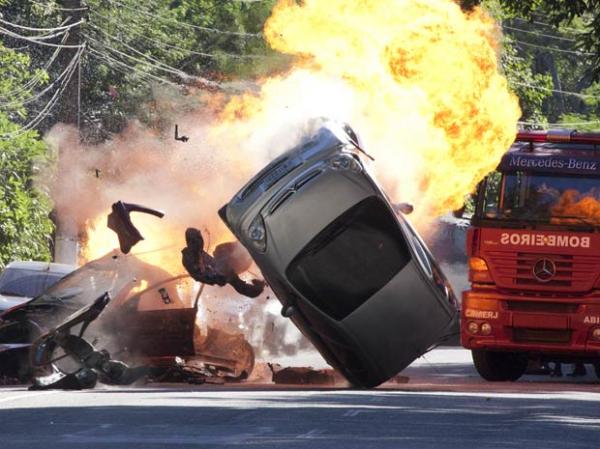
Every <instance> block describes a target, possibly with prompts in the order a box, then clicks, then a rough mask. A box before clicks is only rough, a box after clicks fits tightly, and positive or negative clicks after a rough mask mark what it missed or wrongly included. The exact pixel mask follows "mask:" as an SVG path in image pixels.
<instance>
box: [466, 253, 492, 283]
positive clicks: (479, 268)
mask: <svg viewBox="0 0 600 449" xmlns="http://www.w3.org/2000/svg"><path fill="white" fill-rule="evenodd" d="M469 280H470V281H471V282H481V283H491V282H492V277H491V276H490V270H489V268H488V266H487V263H486V261H485V260H483V259H482V258H481V257H469Z"/></svg>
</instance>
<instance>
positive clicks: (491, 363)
mask: <svg viewBox="0 0 600 449" xmlns="http://www.w3.org/2000/svg"><path fill="white" fill-rule="evenodd" d="M471 354H472V356H473V363H474V364H475V369H477V372H478V373H479V375H480V376H481V377H483V378H484V379H485V380H487V381H490V382H504V381H511V382H514V381H515V380H517V379H518V378H519V377H521V376H522V375H523V374H524V373H525V370H526V369H527V357H526V356H525V355H523V354H519V353H514V352H494V351H488V350H485V349H473V350H472V351H471Z"/></svg>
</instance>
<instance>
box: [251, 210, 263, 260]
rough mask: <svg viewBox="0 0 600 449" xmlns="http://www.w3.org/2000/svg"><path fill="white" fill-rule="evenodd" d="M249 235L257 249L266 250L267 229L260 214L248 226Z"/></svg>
mask: <svg viewBox="0 0 600 449" xmlns="http://www.w3.org/2000/svg"><path fill="white" fill-rule="evenodd" d="M248 237H249V238H250V241H251V242H252V244H253V245H254V246H255V247H256V249H258V250H259V251H262V252H264V251H265V249H266V248H267V230H266V229H265V222H264V221H263V218H262V216H261V215H260V214H259V215H257V216H256V218H255V219H254V220H252V223H250V226H248Z"/></svg>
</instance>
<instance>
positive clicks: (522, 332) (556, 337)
mask: <svg viewBox="0 0 600 449" xmlns="http://www.w3.org/2000/svg"><path fill="white" fill-rule="evenodd" d="M512 334H513V341H516V342H518V343H569V341H571V331H570V330H567V329H564V330H562V329H561V330H557V329H521V328H518V329H513V330H512Z"/></svg>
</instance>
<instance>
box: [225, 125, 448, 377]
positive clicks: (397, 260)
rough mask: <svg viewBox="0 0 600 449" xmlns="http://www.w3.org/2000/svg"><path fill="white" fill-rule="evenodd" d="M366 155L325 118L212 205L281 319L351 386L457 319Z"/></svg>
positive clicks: (399, 364)
mask: <svg viewBox="0 0 600 449" xmlns="http://www.w3.org/2000/svg"><path fill="white" fill-rule="evenodd" d="M367 157H369V156H368V155H367V154H366V153H365V152H364V151H363V150H362V148H361V147H360V143H359V142H358V138H357V136H356V134H355V133H354V131H353V130H352V129H351V128H350V127H349V126H347V125H343V124H337V123H333V122H327V121H324V122H322V125H321V126H320V127H318V128H317V130H316V132H313V133H310V134H309V135H308V137H306V138H305V139H304V140H303V141H302V142H301V143H300V144H299V145H298V146H296V147H295V148H293V149H291V150H289V151H287V152H286V153H284V154H283V155H281V156H280V157H278V158H276V159H275V160H274V161H272V162H271V163H270V164H269V165H267V167H265V168H264V169H263V170H262V171H261V172H259V173H258V174H257V175H256V176H255V177H254V178H252V179H251V180H250V181H249V182H248V183H247V184H246V185H245V186H244V187H243V188H242V189H241V190H240V191H239V192H238V193H237V194H236V195H235V196H234V197H233V198H232V199H231V201H230V202H229V203H228V204H226V205H225V206H224V207H223V208H222V209H221V210H220V211H219V215H220V216H221V218H222V219H223V221H224V222H225V223H226V224H227V225H228V227H229V228H230V229H231V231H232V232H233V233H234V234H235V236H236V237H237V238H238V239H239V241H240V242H241V243H242V244H243V245H244V246H245V247H246V248H247V249H248V250H249V252H250V254H251V255H252V257H253V259H254V261H255V262H256V264H257V265H258V267H259V268H260V269H261V271H262V274H263V275H264V277H265V280H266V281H267V282H268V284H269V285H270V286H271V288H272V289H273V291H274V292H275V294H276V295H277V297H278V298H279V300H280V302H281V303H282V305H283V307H282V310H281V313H282V315H283V316H285V317H289V318H291V320H292V321H293V322H294V323H295V324H296V326H297V327H298V328H299V329H300V330H301V331H302V332H303V333H304V334H305V335H306V336H307V337H308V338H309V339H310V340H311V341H312V343H313V344H314V345H315V347H316V348H317V349H318V350H319V352H320V353H321V354H322V355H323V357H324V358H325V360H326V361H327V362H328V363H329V364H330V365H331V366H332V367H334V368H335V369H337V370H338V371H340V372H341V373H342V374H343V375H344V376H345V377H346V378H347V380H348V381H349V382H350V383H351V384H353V385H355V386H360V387H374V386H377V385H379V384H381V383H382V382H385V381H386V380H388V379H390V378H391V377H392V376H394V375H395V374H397V373H398V372H399V371H401V370H402V369H404V368H405V367H406V366H408V365H409V364H410V363H411V362H412V361H413V360H415V359H416V358H417V357H419V356H420V355H422V354H423V353H424V352H426V351H427V350H428V348H430V347H431V346H432V345H435V344H436V343H438V342H440V341H441V340H443V339H444V338H445V337H446V336H447V335H448V334H449V333H450V332H451V328H452V326H453V323H454V321H455V319H456V316H457V310H456V298H455V296H454V294H453V292H452V290H451V288H450V285H449V283H448V281H447V280H446V278H445V277H444V275H443V274H442V272H441V271H440V269H439V267H438V265H437V264H436V262H435V260H434V259H433V258H432V256H431V254H430V252H429V250H428V249H427V247H426V246H425V244H424V243H423V241H422V240H421V238H420V237H419V235H418V234H417V232H416V231H415V230H414V229H413V228H412V226H411V225H410V223H409V222H408V221H407V220H406V219H405V218H404V217H403V215H402V214H401V213H400V211H398V212H396V211H395V208H394V206H393V205H392V204H391V203H390V202H389V200H388V199H387V197H386V195H385V193H384V192H383V190H382V189H381V187H380V186H379V185H378V184H377V182H376V181H375V179H374V178H373V177H372V176H371V175H370V174H369V172H368V171H367V168H366V166H367V161H366V159H367Z"/></svg>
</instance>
